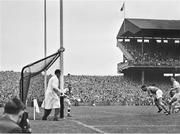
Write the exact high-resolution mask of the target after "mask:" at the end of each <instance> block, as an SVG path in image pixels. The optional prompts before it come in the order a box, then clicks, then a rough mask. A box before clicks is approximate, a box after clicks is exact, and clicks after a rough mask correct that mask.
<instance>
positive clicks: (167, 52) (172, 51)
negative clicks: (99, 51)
mask: <svg viewBox="0 0 180 134" xmlns="http://www.w3.org/2000/svg"><path fill="white" fill-rule="evenodd" d="M122 44H123V46H124V47H125V49H126V50H127V52H129V53H130V54H131V55H132V56H133V58H134V62H135V63H137V64H147V65H154V66H160V65H161V66H163V65H165V66H175V65H179V61H180V55H179V52H178V50H179V48H180V45H179V44H178V43H177V44H168V43H166V44H161V43H153V44H151V43H144V45H143V48H142V43H140V42H137V41H132V42H125V43H122Z"/></svg>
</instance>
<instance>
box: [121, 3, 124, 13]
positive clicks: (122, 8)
mask: <svg viewBox="0 0 180 134" xmlns="http://www.w3.org/2000/svg"><path fill="white" fill-rule="evenodd" d="M123 10H124V2H123V5H122V7H121V11H123Z"/></svg>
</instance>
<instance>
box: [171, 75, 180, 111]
mask: <svg viewBox="0 0 180 134" xmlns="http://www.w3.org/2000/svg"><path fill="white" fill-rule="evenodd" d="M171 82H172V86H173V87H172V88H171V89H170V92H169V94H170V97H171V99H170V100H169V112H170V113H171V112H172V113H174V110H175V109H180V84H179V82H178V81H176V80H175V78H173V77H171Z"/></svg>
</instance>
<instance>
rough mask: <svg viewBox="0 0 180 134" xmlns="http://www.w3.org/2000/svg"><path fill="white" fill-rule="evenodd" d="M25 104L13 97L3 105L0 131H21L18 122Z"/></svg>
mask: <svg viewBox="0 0 180 134" xmlns="http://www.w3.org/2000/svg"><path fill="white" fill-rule="evenodd" d="M24 109H25V106H24V104H23V103H22V102H21V100H19V99H18V98H13V99H12V100H10V101H9V102H7V103H6V104H5V106H4V113H3V115H2V116H1V117H0V133H23V132H24V131H23V129H22V128H21V127H20V125H19V124H20V122H21V120H22V118H23V115H24Z"/></svg>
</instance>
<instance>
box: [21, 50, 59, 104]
mask: <svg viewBox="0 0 180 134" xmlns="http://www.w3.org/2000/svg"><path fill="white" fill-rule="evenodd" d="M59 57H60V51H58V52H56V53H54V54H52V55H50V56H48V57H46V58H43V59H40V60H38V61H35V62H33V63H31V64H29V65H26V66H25V67H23V68H22V71H21V79H20V92H19V96H20V99H21V100H22V102H23V103H24V104H26V100H27V95H28V91H29V85H30V81H31V79H32V77H34V76H37V75H38V74H40V73H41V72H42V71H47V70H48V69H49V68H50V67H51V65H52V64H53V63H54V62H55V61H56V60H57V59H58V58H59Z"/></svg>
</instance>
